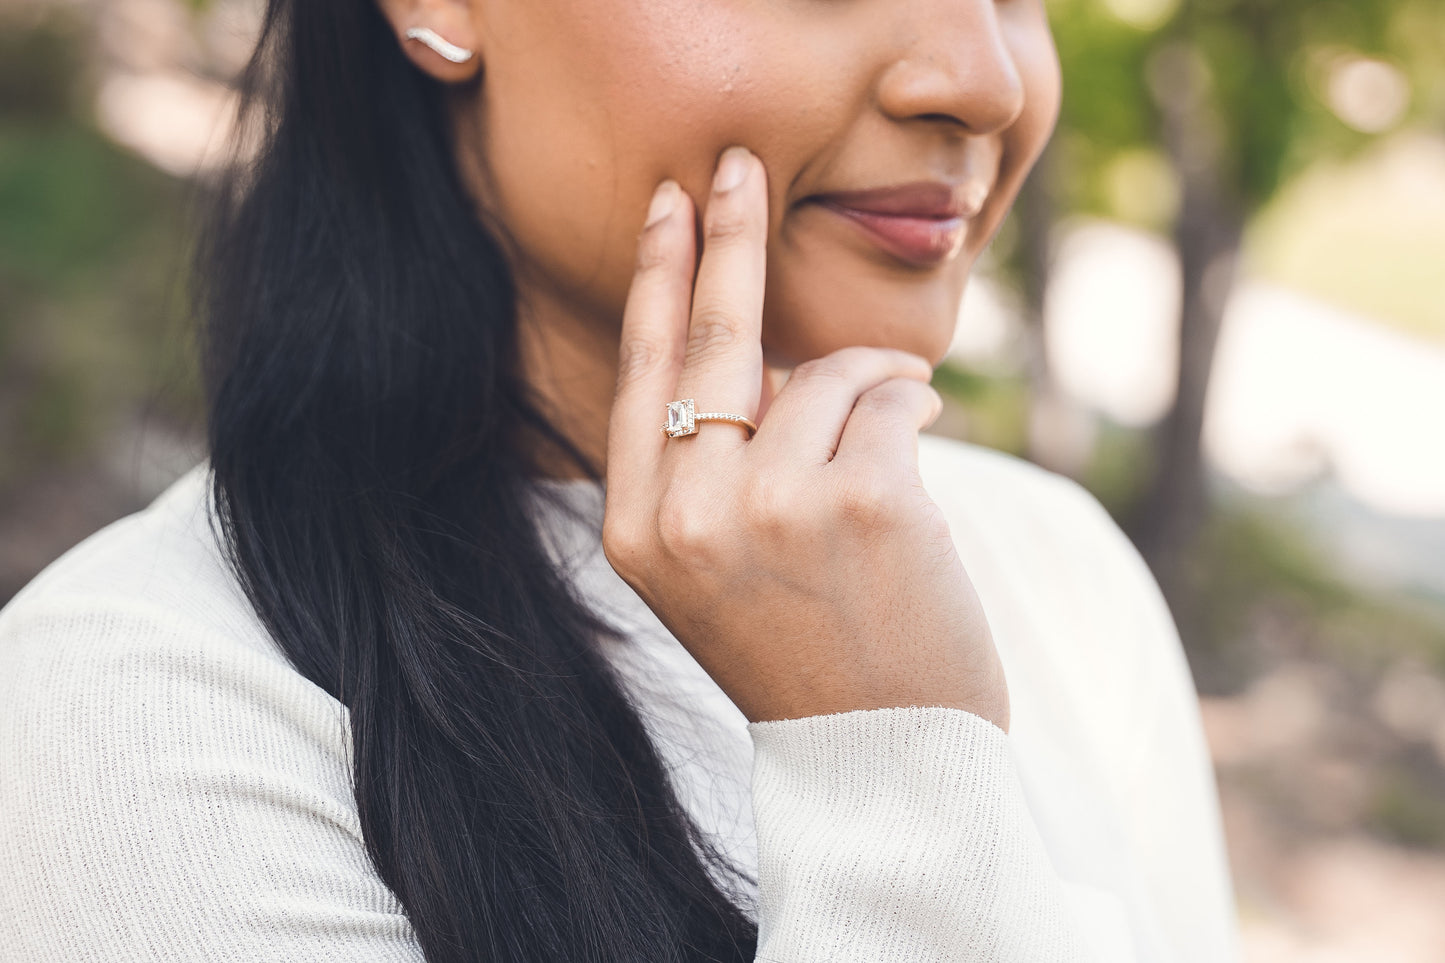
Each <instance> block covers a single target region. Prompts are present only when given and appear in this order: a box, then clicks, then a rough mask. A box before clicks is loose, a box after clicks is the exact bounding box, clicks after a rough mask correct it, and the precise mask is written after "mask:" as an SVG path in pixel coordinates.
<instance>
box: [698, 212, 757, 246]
mask: <svg viewBox="0 0 1445 963" xmlns="http://www.w3.org/2000/svg"><path fill="white" fill-rule="evenodd" d="M703 221H704V224H703V237H704V238H705V239H706V240H707V241H712V242H723V243H730V242H736V241H742V240H746V239H747V237H748V236H749V234H751V230H752V218H750V217H749V216H748V214H747V212H746V211H744V210H738V209H736V208H734V207H733V206H732V205H728V204H724V205H720V206H719V205H713V206H711V207H709V208H708V211H707V217H705V218H703Z"/></svg>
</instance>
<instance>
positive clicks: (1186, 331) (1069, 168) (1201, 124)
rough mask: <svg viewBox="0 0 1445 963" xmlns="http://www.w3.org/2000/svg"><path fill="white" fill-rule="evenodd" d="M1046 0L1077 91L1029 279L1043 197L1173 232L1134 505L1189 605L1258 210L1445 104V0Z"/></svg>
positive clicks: (1067, 106) (1149, 552)
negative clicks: (1223, 337)
mask: <svg viewBox="0 0 1445 963" xmlns="http://www.w3.org/2000/svg"><path fill="white" fill-rule="evenodd" d="M1048 3H1049V6H1050V16H1051V18H1052V20H1053V23H1054V29H1055V34H1056V37H1057V42H1058V47H1059V55H1060V59H1061V61H1062V63H1063V69H1064V85H1065V100H1064V108H1063V112H1062V116H1061V118H1060V124H1059V131H1058V134H1057V136H1056V137H1055V141H1054V145H1053V147H1052V148H1051V157H1050V158H1049V159H1048V162H1047V163H1046V165H1045V166H1044V167H1043V168H1042V175H1043V176H1042V177H1040V178H1039V179H1037V181H1036V182H1035V183H1034V184H1032V185H1031V187H1030V196H1029V197H1026V198H1025V199H1024V201H1023V205H1024V207H1023V209H1024V211H1025V212H1027V213H1028V216H1026V217H1023V218H1021V219H1020V227H1019V230H1020V233H1021V235H1022V237H1021V239H1020V244H1019V251H1020V253H1021V254H1022V256H1021V257H1019V258H1018V259H1017V264H1018V267H1019V269H1020V270H1021V271H1022V272H1023V274H1024V277H1025V285H1026V287H1027V288H1030V289H1033V290H1034V291H1042V290H1044V287H1045V285H1046V283H1047V272H1048V259H1047V257H1046V256H1044V255H1041V254H1040V252H1041V251H1046V250H1047V237H1046V236H1043V235H1040V233H1039V232H1041V231H1047V227H1046V225H1047V224H1049V223H1050V222H1051V221H1052V217H1050V216H1044V215H1041V214H1040V213H1039V211H1040V210H1044V211H1046V212H1049V213H1052V212H1053V211H1055V210H1058V209H1060V208H1066V209H1069V210H1078V211H1083V212H1087V213H1095V214H1100V215H1103V216H1107V217H1111V218H1114V219H1119V220H1124V221H1129V222H1133V223H1135V224H1139V225H1141V226H1144V227H1148V228H1152V229H1156V230H1160V231H1162V232H1166V233H1169V234H1171V235H1172V237H1173V240H1174V243H1175V245H1176V246H1177V248H1178V252H1179V257H1180V265H1181V269H1182V280H1183V296H1182V303H1181V305H1180V313H1179V344H1180V352H1179V358H1178V391H1177V393H1176V396H1175V399H1174V402H1173V404H1172V406H1171V408H1170V410H1169V412H1168V413H1167V415H1166V416H1165V417H1164V419H1163V420H1162V421H1161V423H1160V424H1158V425H1157V426H1156V427H1155V428H1154V430H1153V432H1152V438H1151V440H1150V444H1149V446H1148V447H1149V451H1150V455H1149V457H1148V459H1147V463H1148V467H1147V469H1146V471H1145V473H1144V475H1145V477H1144V478H1143V479H1142V480H1141V483H1140V488H1139V490H1138V491H1137V492H1136V493H1135V494H1136V497H1135V499H1134V501H1133V508H1132V513H1131V514H1130V515H1129V516H1128V517H1126V518H1125V519H1124V520H1123V521H1124V525H1125V527H1126V528H1127V529H1128V531H1129V533H1130V535H1131V536H1132V537H1133V538H1134V540H1135V542H1136V544H1137V545H1138V546H1139V548H1140V550H1141V552H1142V553H1143V554H1144V555H1145V557H1146V558H1147V559H1148V560H1149V562H1150V564H1151V566H1152V567H1153V569H1154V572H1155V574H1156V576H1157V577H1158V578H1159V581H1160V583H1161V585H1162V586H1163V587H1164V590H1165V593H1166V595H1168V596H1169V597H1170V602H1171V604H1173V605H1174V606H1175V611H1176V613H1179V612H1180V610H1182V609H1187V608H1189V607H1190V602H1191V599H1192V593H1191V592H1190V583H1191V580H1190V578H1189V576H1188V574H1187V570H1186V567H1185V566H1186V563H1187V559H1188V558H1189V557H1190V556H1191V555H1192V549H1193V547H1194V545H1195V542H1196V540H1197V537H1198V533H1199V531H1200V527H1201V525H1202V524H1203V522H1204V519H1205V516H1206V513H1207V511H1208V499H1207V492H1206V491H1205V479H1204V466H1203V463H1202V454H1201V450H1200V437H1201V430H1202V426H1203V420H1204V400H1205V394H1206V390H1207V388H1208V384H1209V377H1210V372H1211V367H1212V363H1213V358H1214V349H1215V343H1216V341H1217V338H1218V334H1219V328H1220V322H1221V320H1222V317H1223V313H1224V307H1225V303H1226V301H1227V299H1228V296H1229V293H1230V291H1231V289H1232V287H1233V285H1234V281H1235V276H1236V266H1237V263H1238V258H1239V251H1240V247H1241V242H1242V239H1243V235H1244V229H1245V226H1246V224H1247V222H1248V219H1249V218H1250V216H1251V215H1252V214H1254V213H1255V212H1256V211H1258V210H1259V208H1260V207H1261V206H1262V205H1263V204H1264V203H1265V201H1267V200H1268V199H1269V198H1270V197H1271V196H1272V195H1273V194H1274V192H1275V191H1276V190H1277V189H1278V187H1279V186H1280V185H1281V183H1282V182H1283V181H1284V180H1285V179H1287V178H1288V177H1290V176H1291V175H1293V174H1294V173H1296V172H1297V171H1299V170H1300V169H1301V168H1302V167H1303V166H1305V165H1306V164H1308V163H1310V162H1311V161H1314V160H1316V159H1318V158H1322V157H1327V156H1340V155H1343V154H1347V153H1350V152H1353V151H1356V150H1358V149H1360V148H1362V147H1363V146H1365V145H1366V144H1368V143H1369V142H1370V141H1371V139H1372V138H1375V137H1377V136H1379V135H1380V134H1383V133H1385V132H1388V131H1390V130H1392V129H1395V128H1396V127H1398V126H1400V125H1402V124H1405V123H1408V122H1411V121H1416V120H1419V119H1421V118H1428V119H1430V120H1433V121H1435V122H1437V123H1438V122H1439V121H1440V119H1442V118H1445V58H1442V57H1441V56H1440V51H1441V45H1442V40H1445V3H1441V2H1440V0H1365V2H1359V0H1048ZM1030 235H1033V236H1030ZM1033 304H1034V305H1035V307H1036V309H1037V311H1038V314H1039V315H1040V316H1041V301H1038V299H1037V298H1036V299H1035V300H1034V302H1033ZM1033 320H1034V321H1035V323H1036V324H1037V323H1038V320H1039V319H1038V318H1037V317H1036V318H1034V319H1033ZM1306 347H1307V346H1301V349H1302V350H1305V349H1306ZM1181 621H1185V620H1184V619H1181Z"/></svg>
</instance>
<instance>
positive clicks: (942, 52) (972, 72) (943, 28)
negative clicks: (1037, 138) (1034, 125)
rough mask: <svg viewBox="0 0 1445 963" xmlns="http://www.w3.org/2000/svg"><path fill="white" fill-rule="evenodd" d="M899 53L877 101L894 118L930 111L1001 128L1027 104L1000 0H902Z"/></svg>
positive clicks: (928, 115) (976, 128)
mask: <svg viewBox="0 0 1445 963" xmlns="http://www.w3.org/2000/svg"><path fill="white" fill-rule="evenodd" d="M894 9H895V11H896V12H897V13H898V14H900V15H901V16H902V17H903V18H905V19H903V20H901V21H900V23H901V24H902V26H901V29H900V33H899V38H900V43H899V44H898V45H897V47H896V48H895V50H896V52H895V55H894V59H893V60H892V62H891V63H890V64H888V66H887V67H886V68H885V69H884V71H883V73H882V75H881V77H880V78H879V82H878V91H877V97H878V104H879V107H880V108H881V109H882V110H883V112H884V113H886V114H888V115H889V116H890V117H893V118H894V119H896V120H910V119H920V118H921V119H931V120H942V121H947V122H950V123H953V124H957V125H961V126H963V127H965V128H967V129H968V130H969V131H971V132H973V133H979V134H986V133H993V132H995V131H999V130H1003V129H1005V128H1007V127H1009V126H1010V125H1012V124H1013V122H1014V121H1015V120H1017V119H1018V117H1019V114H1021V113H1022V112H1023V109H1024V85H1023V79H1022V78H1021V77H1020V75H1019V70H1018V66H1017V64H1015V62H1014V58H1013V53H1012V51H1011V50H1010V49H1009V46H1008V42H1007V40H1006V38H1005V36H1004V30H1003V25H1002V24H1001V23H1000V22H999V16H998V10H997V9H996V7H995V0H903V2H900V3H898V4H897V6H896V7H895V8H894Z"/></svg>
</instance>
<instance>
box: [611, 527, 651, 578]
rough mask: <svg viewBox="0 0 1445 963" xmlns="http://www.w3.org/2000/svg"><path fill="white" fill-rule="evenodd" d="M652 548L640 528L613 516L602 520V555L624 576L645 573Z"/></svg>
mask: <svg viewBox="0 0 1445 963" xmlns="http://www.w3.org/2000/svg"><path fill="white" fill-rule="evenodd" d="M649 549H650V546H649V545H648V543H647V539H646V538H645V537H643V534H642V532H641V531H640V530H639V528H638V526H636V525H633V524H630V523H627V522H623V521H621V520H619V519H618V518H616V517H615V516H613V515H607V516H605V517H604V518H603V520H602V554H603V555H604V556H606V558H607V561H608V563H609V564H610V565H611V566H612V567H613V569H615V570H616V571H617V574H619V575H622V576H628V575H636V574H639V573H641V572H642V571H643V569H644V567H645V561H646V559H647V557H648V555H649Z"/></svg>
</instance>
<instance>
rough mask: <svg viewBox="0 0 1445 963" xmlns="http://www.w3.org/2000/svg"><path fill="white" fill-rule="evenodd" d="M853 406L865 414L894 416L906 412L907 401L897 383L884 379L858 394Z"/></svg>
mask: <svg viewBox="0 0 1445 963" xmlns="http://www.w3.org/2000/svg"><path fill="white" fill-rule="evenodd" d="M854 408H855V409H857V410H859V411H862V412H864V413H865V414H870V415H880V416H883V417H896V416H897V415H900V414H906V413H907V411H908V403H907V399H906V398H905V397H904V395H903V389H902V388H901V387H900V386H899V385H898V384H896V383H894V382H891V381H885V382H884V383H883V384H881V385H878V386H877V387H874V388H869V389H868V390H867V391H865V392H863V393H862V394H861V395H859V396H858V401H857V402H856V403H855V405H854Z"/></svg>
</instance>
